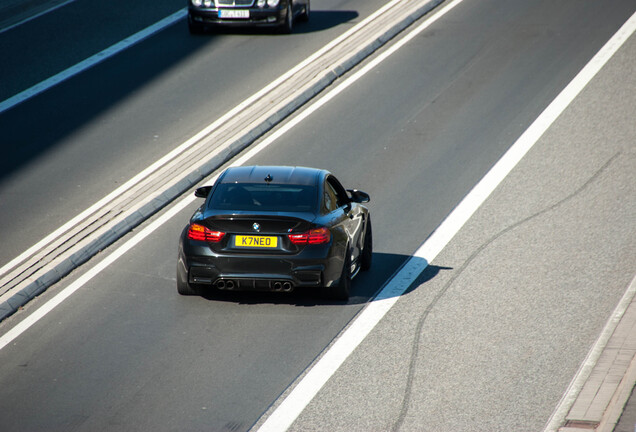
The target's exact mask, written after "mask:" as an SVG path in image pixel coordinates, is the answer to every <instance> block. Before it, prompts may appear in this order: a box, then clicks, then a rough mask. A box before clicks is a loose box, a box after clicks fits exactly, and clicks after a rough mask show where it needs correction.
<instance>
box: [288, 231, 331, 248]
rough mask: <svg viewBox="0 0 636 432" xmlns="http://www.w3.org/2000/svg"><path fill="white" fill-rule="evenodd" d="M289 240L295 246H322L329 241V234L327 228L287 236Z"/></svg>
mask: <svg viewBox="0 0 636 432" xmlns="http://www.w3.org/2000/svg"><path fill="white" fill-rule="evenodd" d="M287 236H288V237H289V240H290V241H291V242H292V243H293V244H296V245H303V244H324V243H329V241H330V240H331V232H330V231H329V230H328V229H327V228H316V229H312V230H309V231H305V232H303V233H298V234H288V235H287Z"/></svg>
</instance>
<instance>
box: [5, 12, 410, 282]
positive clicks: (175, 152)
mask: <svg viewBox="0 0 636 432" xmlns="http://www.w3.org/2000/svg"><path fill="white" fill-rule="evenodd" d="M400 1H402V0H392V1H391V2H389V3H387V4H386V5H385V6H383V7H382V8H380V9H378V10H377V11H375V12H374V13H373V14H371V15H370V16H368V17H367V18H365V19H364V20H363V21H361V22H360V23H359V24H357V25H355V26H354V27H352V28H351V29H349V30H348V31H346V32H345V33H343V34H342V35H340V36H339V37H337V38H336V39H334V40H332V41H331V42H329V43H328V44H327V45H325V46H323V47H322V48H321V49H319V50H318V51H316V52H315V53H313V54H312V55H311V56H309V57H307V58H306V59H305V60H303V61H302V62H300V63H299V64H297V65H296V66H295V67H293V68H292V69H290V70H289V71H287V72H286V73H284V74H283V75H281V76H280V77H278V78H277V79H275V80H274V81H272V82H271V83H269V84H268V85H267V86H265V87H263V88H262V89H261V90H260V91H258V92H256V93H255V94H253V95H252V96H250V97H249V98H247V99H246V100H244V101H243V102H241V103H240V104H239V105H237V106H236V107H234V108H233V109H231V110H230V111H229V112H227V113H226V114H224V115H223V116H221V117H220V118H219V119H217V120H215V121H214V122H213V123H211V124H209V125H208V126H206V127H205V128H204V129H202V130H201V131H200V132H198V133H197V134H196V135H194V136H193V137H191V138H190V139H188V140H187V141H185V142H184V143H182V144H180V145H179V146H178V147H177V148H175V149H174V150H172V151H171V152H170V153H168V154H166V155H165V156H164V157H162V158H161V159H159V160H158V161H156V162H155V163H153V164H152V165H150V166H149V167H147V168H146V169H144V170H143V171H142V172H140V173H139V174H137V175H136V176H134V177H133V178H131V179H130V180H128V181H127V182H126V183H124V184H123V185H121V186H120V187H119V188H117V189H116V190H114V191H113V192H111V193H110V194H108V195H107V196H106V197H104V198H102V199H101V200H99V201H98V202H96V203H95V204H93V205H92V206H90V207H89V208H87V209H86V210H84V211H83V212H82V213H80V214H79V215H77V216H75V217H74V218H73V219H71V220H70V221H68V222H66V223H65V224H64V225H62V226H61V227H59V228H58V229H56V230H55V231H54V232H52V233H51V234H49V235H47V236H46V237H45V238H43V239H42V240H40V241H39V242H38V243H36V244H35V245H33V246H31V247H30V248H29V249H27V250H26V251H24V252H23V253H21V254H20V255H19V256H17V257H16V258H14V259H12V260H11V261H10V262H8V263H7V264H5V265H4V266H2V267H1V268H0V278H1V277H2V276H3V275H4V274H5V273H6V272H8V271H9V270H11V269H12V268H13V267H14V266H16V265H17V264H19V263H20V262H22V261H24V260H26V259H27V258H28V257H29V256H31V255H32V254H34V253H35V252H37V251H39V250H42V248H43V247H44V246H46V245H48V244H50V243H51V242H52V241H53V240H55V239H56V238H57V237H59V236H61V235H62V234H64V233H65V232H66V231H68V230H69V229H71V228H73V227H74V226H76V225H77V224H78V223H80V222H81V221H83V220H84V219H86V218H87V217H89V216H90V215H91V214H92V213H94V212H95V211H97V210H98V209H99V208H101V207H103V206H105V205H106V204H107V203H108V202H110V201H112V200H114V199H115V198H117V197H118V196H120V195H122V194H123V193H125V192H126V191H127V190H129V189H130V188H132V187H134V186H135V185H136V184H138V183H139V182H141V181H142V180H143V179H144V178H146V177H147V176H149V175H150V174H151V173H153V172H154V171H156V170H157V169H159V168H160V167H161V166H163V165H164V164H166V163H168V162H169V161H170V160H172V159H174V158H175V157H177V156H178V155H179V154H181V153H182V152H184V151H186V150H187V149H188V148H190V147H192V146H193V145H194V144H196V143H197V142H199V141H200V140H201V139H203V138H204V137H205V136H207V135H209V134H210V133H212V131H214V130H215V129H216V128H218V127H219V126H221V125H222V124H224V123H225V122H227V120H228V119H230V118H232V117H233V116H234V115H236V113H238V112H240V111H242V110H244V109H245V108H247V107H248V106H250V105H252V104H253V103H254V102H255V101H256V100H258V99H260V98H262V97H263V96H265V95H266V94H267V93H269V92H271V91H272V90H273V89H275V88H276V87H278V86H279V85H280V84H281V83H282V82H284V81H285V80H287V79H289V77H291V76H293V75H294V74H296V73H298V72H299V71H300V70H302V69H303V68H305V67H306V66H307V65H308V64H310V63H311V62H312V61H314V60H315V59H317V58H318V57H320V56H322V55H323V54H325V53H326V52H328V51H330V50H332V49H333V48H334V47H335V46H336V45H338V44H340V43H341V42H342V41H343V40H345V39H346V38H348V37H349V36H350V35H351V34H352V33H354V32H356V31H358V30H359V29H360V28H361V27H363V26H365V25H367V24H368V23H369V22H371V21H372V20H374V19H375V18H377V17H378V16H379V15H381V14H383V13H384V12H385V11H386V10H388V9H390V8H392V7H394V6H395V5H396V4H397V3H398V2H400ZM184 10H185V9H184ZM180 12H181V11H180ZM168 18H170V17H168ZM168 18H166V19H168ZM157 24H158V23H157ZM157 24H155V25H157ZM0 105H2V104H0ZM0 112H1V110H0Z"/></svg>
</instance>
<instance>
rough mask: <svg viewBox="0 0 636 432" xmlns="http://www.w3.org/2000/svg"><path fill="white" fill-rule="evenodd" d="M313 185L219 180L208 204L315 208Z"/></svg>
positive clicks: (256, 208) (245, 208)
mask: <svg viewBox="0 0 636 432" xmlns="http://www.w3.org/2000/svg"><path fill="white" fill-rule="evenodd" d="M316 195H317V193H316V188H315V187H314V186H305V185H282V184H268V183H222V184H220V185H218V186H217V187H216V189H215V190H214V193H213V194H212V198H211V200H210V205H209V207H210V208H211V209H215V210H236V211H272V212H315V209H316V201H317V196H316Z"/></svg>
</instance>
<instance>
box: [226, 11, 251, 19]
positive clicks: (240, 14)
mask: <svg viewBox="0 0 636 432" xmlns="http://www.w3.org/2000/svg"><path fill="white" fill-rule="evenodd" d="M249 17H250V11H249V10H247V9H219V18H240V19H247V18H249Z"/></svg>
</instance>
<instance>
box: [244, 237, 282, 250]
mask: <svg viewBox="0 0 636 432" xmlns="http://www.w3.org/2000/svg"><path fill="white" fill-rule="evenodd" d="M234 245H235V246H236V247H247V248H275V247H278V237H270V236H244V235H237V236H236V237H235V239H234Z"/></svg>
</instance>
